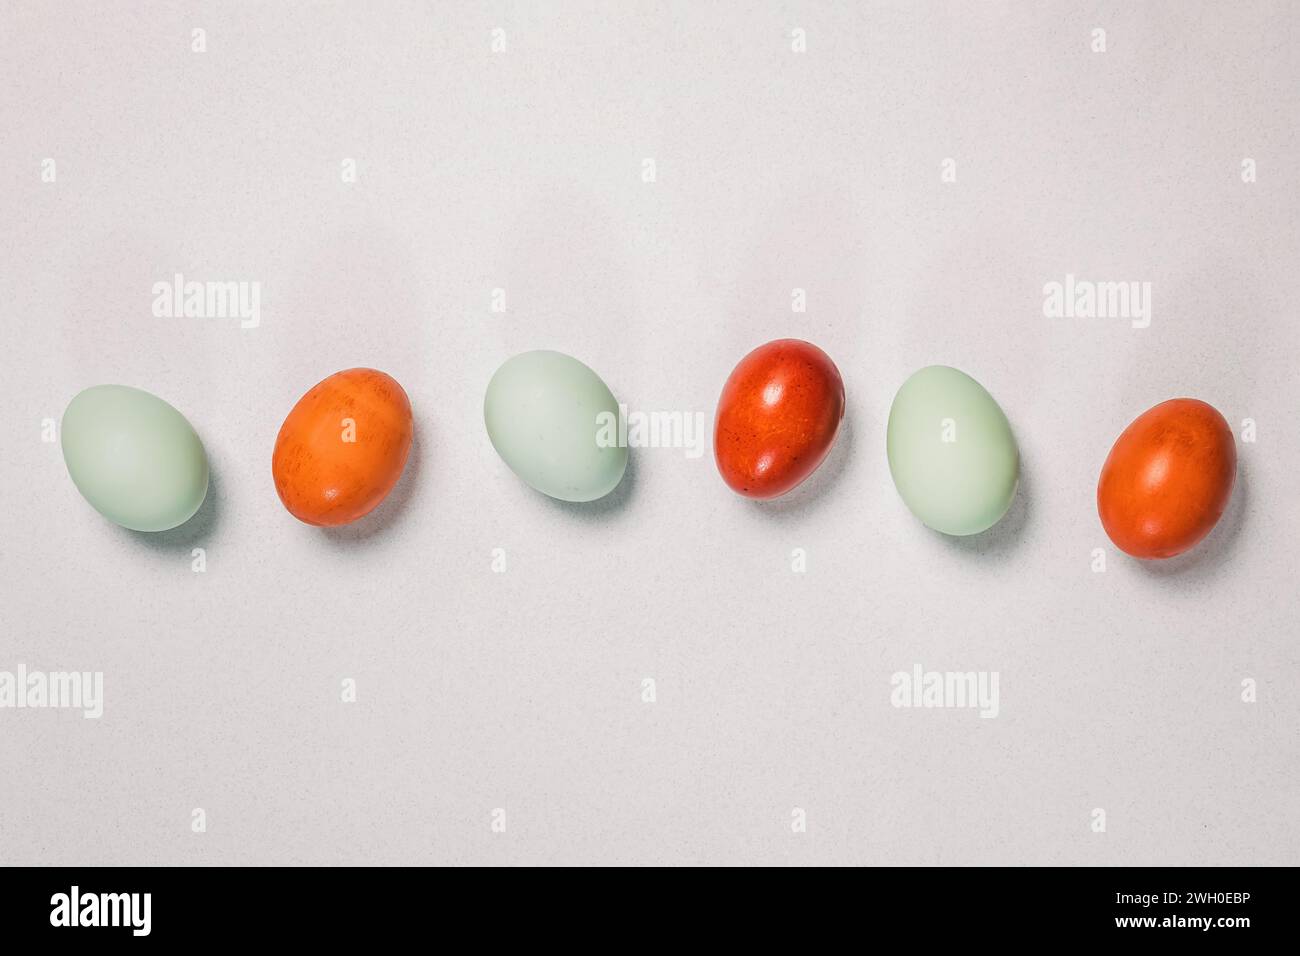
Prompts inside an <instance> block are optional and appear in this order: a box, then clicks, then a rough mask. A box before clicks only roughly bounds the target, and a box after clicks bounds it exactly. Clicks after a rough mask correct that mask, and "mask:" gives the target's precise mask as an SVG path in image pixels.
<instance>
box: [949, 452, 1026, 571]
mask: <svg viewBox="0 0 1300 956" xmlns="http://www.w3.org/2000/svg"><path fill="white" fill-rule="evenodd" d="M1032 485H1033V482H1032V481H1031V480H1030V478H1029V469H1028V468H1026V467H1025V459H1024V457H1023V456H1021V459H1020V481H1019V483H1018V484H1017V485H1016V496H1015V497H1014V498H1012V499H1011V507H1009V508H1008V509H1007V513H1006V514H1004V515H1003V516H1002V517H1001V519H999V521H998V523H997V524H995V525H993V527H991V528H989V529H987V530H985V531H981V532H980V533H979V534H967V535H951V534H944V533H943V532H942V531H935V530H934V529H933V528H930V529H929V530H930V532H931V533H932V534H935V535H937V536H938V537H939V538H941V539H943V542H944V544H946V545H947V546H948V547H949V548H951V549H952V550H954V551H963V552H966V553H967V554H977V555H979V556H980V557H994V558H1005V557H1007V556H1008V555H1010V553H1011V552H1012V551H1013V550H1014V549H1015V547H1016V546H1017V545H1018V544H1019V543H1020V541H1021V539H1022V538H1023V537H1024V531H1025V528H1026V527H1028V525H1029V521H1030V518H1031V516H1032V514H1033V495H1032V494H1031V491H1030V489H1031V487H1032Z"/></svg>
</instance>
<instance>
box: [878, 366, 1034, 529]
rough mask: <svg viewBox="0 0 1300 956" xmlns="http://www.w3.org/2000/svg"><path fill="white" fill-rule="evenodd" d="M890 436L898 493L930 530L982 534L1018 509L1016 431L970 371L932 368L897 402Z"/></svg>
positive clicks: (891, 463)
mask: <svg viewBox="0 0 1300 956" xmlns="http://www.w3.org/2000/svg"><path fill="white" fill-rule="evenodd" d="M886 432H887V434H886V452H887V455H888V458H889V473H890V475H891V476H892V477H893V479H894V487H895V488H897V489H898V494H899V497H901V498H902V499H903V503H904V504H906V505H907V507H908V509H909V510H910V511H911V512H912V514H914V515H916V517H917V518H919V519H921V521H922V523H924V524H925V525H926V526H927V527H930V528H933V529H934V530H935V531H939V532H942V533H943V534H948V535H957V536H960V535H971V534H979V533H980V532H981V531H986V530H988V529H989V528H991V527H992V526H993V525H995V524H997V522H998V521H999V520H1001V518H1002V516H1003V515H1004V514H1006V513H1007V509H1008V508H1010V507H1011V501H1012V499H1013V498H1015V495H1016V485H1017V484H1018V482H1019V480H1020V452H1019V450H1018V449H1017V447H1016V440H1015V436H1014V435H1012V433H1011V424H1010V423H1009V422H1008V421H1007V416H1006V415H1005V414H1004V413H1003V411H1002V409H1001V408H1000V407H999V406H998V403H997V402H996V401H994V399H993V396H992V395H990V394H989V393H988V392H987V391H986V390H985V388H984V386H982V385H981V384H980V383H979V382H977V381H975V379H973V378H971V377H970V376H969V375H967V374H966V373H965V372H961V371H958V370H957V369H955V368H949V367H948V366H946V365H931V366H928V367H927V368H923V369H921V370H920V371H918V372H916V373H914V374H913V375H912V376H911V377H910V378H909V379H908V380H907V381H906V382H904V383H903V385H902V387H901V388H900V389H899V390H898V394H897V395H895V396H894V403H893V405H892V406H891V407H890V409H889V424H888V425H887V427H886Z"/></svg>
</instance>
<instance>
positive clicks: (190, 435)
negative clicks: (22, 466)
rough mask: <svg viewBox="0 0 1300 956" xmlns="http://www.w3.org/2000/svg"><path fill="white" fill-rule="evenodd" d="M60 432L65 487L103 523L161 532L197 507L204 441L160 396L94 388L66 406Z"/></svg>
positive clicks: (202, 492)
mask: <svg viewBox="0 0 1300 956" xmlns="http://www.w3.org/2000/svg"><path fill="white" fill-rule="evenodd" d="M60 432H61V436H62V442H63V460H64V462H65V463H66V464H67V466H68V474H69V475H70V476H72V483H73V484H74V485H76V486H77V490H78V491H80V492H81V495H82V497H83V498H85V499H86V500H87V501H88V502H90V505H91V507H93V508H94V509H95V510H96V511H98V512H99V513H100V514H102V515H103V516H104V517H105V518H107V519H108V520H109V521H112V522H115V523H116V524H120V525H121V526H122V527H124V528H130V529H131V530H133V531H166V530H168V529H170V528H175V527H176V526H177V525H180V524H184V523H185V522H186V521H188V520H189V519H190V518H191V517H193V515H194V513H195V512H196V511H198V510H199V506H200V505H202V504H203V499H204V497H205V496H206V495H207V493H208V458H207V455H206V454H204V451H203V443H202V442H200V441H199V436H198V435H197V434H195V432H194V429H193V428H192V427H191V426H190V423H189V422H188V421H186V420H185V416H184V415H182V414H181V413H180V412H178V411H177V410H176V409H174V408H172V407H171V406H170V405H168V404H167V403H166V402H164V401H163V400H162V399H161V398H157V397H155V396H153V395H150V394H149V393H148V392H144V391H141V390H140V389H138V388H130V387H128V386H126V385H96V386H94V387H93V388H88V389H86V390H85V391H83V392H81V393H80V394H78V395H77V396H76V397H75V398H74V399H73V400H72V401H71V402H70V403H69V405H68V409H67V411H65V412H64V413H63V425H62V427H61V428H60Z"/></svg>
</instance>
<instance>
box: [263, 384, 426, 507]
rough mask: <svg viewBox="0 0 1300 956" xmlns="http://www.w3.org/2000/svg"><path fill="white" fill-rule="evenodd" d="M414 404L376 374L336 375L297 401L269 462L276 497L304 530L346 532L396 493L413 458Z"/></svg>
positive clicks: (396, 385) (278, 437) (402, 392)
mask: <svg viewBox="0 0 1300 956" xmlns="http://www.w3.org/2000/svg"><path fill="white" fill-rule="evenodd" d="M412 432H413V423H412V420H411V403H410V401H409V400H408V399H407V397H406V392H405V391H403V389H402V386H401V385H399V384H397V382H396V380H394V379H393V378H392V377H390V376H388V375H385V374H384V373H383V372H378V371H376V370H375V369H372V368H351V369H348V370H347V371H344V372H336V373H335V374H333V375H331V376H330V377H329V378H327V379H325V381H323V382H321V383H320V384H318V385H316V386H315V387H314V388H312V390H311V391H309V392H308V393H307V394H306V395H304V396H303V397H302V398H300V399H299V400H298V404H296V405H294V407H293V410H292V411H290V412H289V417H288V418H286V419H285V420H284V424H283V425H281V426H280V434H279V435H278V436H277V437H276V439H275V451H274V452H273V453H272V455H271V473H272V475H273V476H274V477H275V490H276V491H277V492H278V493H279V495H280V500H281V501H282V502H284V506H285V507H286V508H288V509H289V513H290V514H291V515H293V516H294V517H295V518H297V519H298V520H299V521H305V522H306V523H307V524H314V525H324V526H334V525H341V524H348V523H350V522H352V521H356V520H357V519H358V518H360V517H362V516H363V515H365V514H367V513H369V512H370V511H372V510H374V508H375V507H376V506H377V505H378V504H379V503H380V502H381V501H383V500H384V498H385V497H387V495H388V493H389V492H390V491H392V490H393V486H394V485H396V484H397V480H398V479H399V478H401V477H402V469H403V468H405V467H406V456H407V455H408V453H409V452H410V450H411V435H412Z"/></svg>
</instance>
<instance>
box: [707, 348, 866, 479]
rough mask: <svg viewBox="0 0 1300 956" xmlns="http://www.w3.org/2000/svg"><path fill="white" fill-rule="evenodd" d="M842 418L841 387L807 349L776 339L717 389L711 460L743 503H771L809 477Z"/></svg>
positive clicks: (834, 372) (819, 356)
mask: <svg viewBox="0 0 1300 956" xmlns="http://www.w3.org/2000/svg"><path fill="white" fill-rule="evenodd" d="M843 417H844V380H843V379H841V378H840V372H839V369H837V368H836V367H835V363H834V362H832V361H831V360H830V356H828V355H827V354H826V353H825V352H823V351H822V350H821V349H819V348H818V347H817V346H815V345H813V344H811V343H809V342H801V341H800V340H798V339H778V340H777V341H775V342H768V343H767V344H766V345H761V346H759V347H758V348H756V349H754V351H752V352H750V353H749V354H748V355H746V356H745V357H744V358H743V359H741V360H740V364H739V365H737V366H736V368H735V370H734V371H732V373H731V376H730V377H729V378H728V379H727V383H726V384H725V385H723V386H722V396H721V397H720V398H719V399H718V414H717V417H716V419H715V420H714V424H713V455H714V458H715V459H716V461H717V463H718V472H719V473H720V474H721V475H722V480H723V481H725V482H726V483H727V485H728V486H729V487H730V488H731V490H732V491H735V492H736V493H737V494H741V495H744V496H745V497H747V498H776V497H778V496H780V495H783V494H785V493H786V492H788V491H790V490H791V489H792V488H794V487H795V486H796V485H798V484H799V483H800V482H801V481H803V480H804V479H805V478H807V477H808V476H809V475H811V474H812V473H813V472H814V471H816V470H817V466H818V465H820V464H821V463H822V460H823V459H825V457H826V454H827V452H829V451H830V450H831V445H833V444H834V443H835V434H836V432H838V431H839V427H840V420H841V419H842V418H843Z"/></svg>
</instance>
